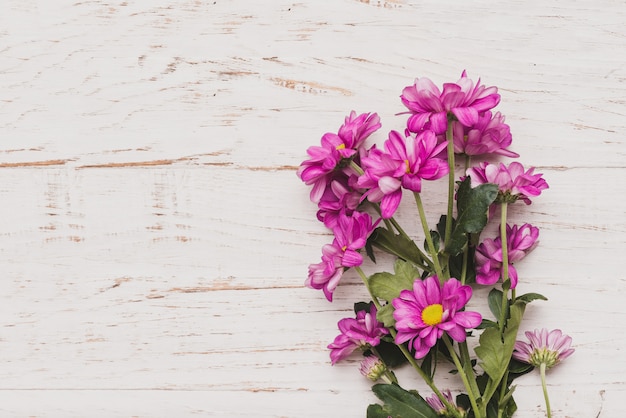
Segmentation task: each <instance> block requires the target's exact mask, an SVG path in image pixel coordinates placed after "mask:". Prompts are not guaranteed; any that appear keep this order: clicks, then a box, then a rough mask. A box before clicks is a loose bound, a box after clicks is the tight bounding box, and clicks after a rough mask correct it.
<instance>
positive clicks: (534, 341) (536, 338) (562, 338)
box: [513, 328, 574, 369]
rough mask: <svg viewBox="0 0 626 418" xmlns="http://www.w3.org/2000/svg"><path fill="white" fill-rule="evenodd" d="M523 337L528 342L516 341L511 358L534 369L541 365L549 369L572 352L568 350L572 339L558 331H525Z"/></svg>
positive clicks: (544, 329) (571, 349)
mask: <svg viewBox="0 0 626 418" xmlns="http://www.w3.org/2000/svg"><path fill="white" fill-rule="evenodd" d="M525 335H526V338H528V340H529V342H528V343H527V342H524V341H516V342H515V348H514V351H513V358H514V359H516V360H519V361H522V362H524V363H529V364H532V365H533V366H535V367H539V366H541V364H542V363H543V364H545V366H546V368H548V369H549V368H551V367H554V366H556V365H557V364H559V363H560V362H561V360H563V359H565V358H567V357H569V356H571V355H572V353H573V352H574V349H573V348H570V345H571V343H572V338H571V337H569V336H567V335H565V334H563V333H562V332H561V330H560V329H555V330H552V331H548V330H547V329H546V328H542V329H541V330H537V329H536V330H534V331H533V332H530V331H527V332H526V333H525Z"/></svg>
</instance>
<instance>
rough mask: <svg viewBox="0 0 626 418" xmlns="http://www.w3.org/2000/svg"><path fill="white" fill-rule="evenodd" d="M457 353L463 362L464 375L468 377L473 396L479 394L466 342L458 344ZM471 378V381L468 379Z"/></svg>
mask: <svg viewBox="0 0 626 418" xmlns="http://www.w3.org/2000/svg"><path fill="white" fill-rule="evenodd" d="M459 353H460V354H461V360H462V361H463V367H464V368H465V369H464V370H465V372H466V375H468V380H469V383H470V385H471V386H472V391H473V393H475V394H480V389H478V383H477V382H476V374H475V373H474V370H473V369H472V360H471V359H470V355H469V349H468V348H467V341H463V342H462V343H459ZM470 376H471V379H470V378H469V377H470Z"/></svg>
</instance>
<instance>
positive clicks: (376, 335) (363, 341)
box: [328, 304, 389, 364]
mask: <svg viewBox="0 0 626 418" xmlns="http://www.w3.org/2000/svg"><path fill="white" fill-rule="evenodd" d="M376 314H377V310H376V306H374V305H373V304H372V305H371V307H370V310H369V312H367V311H359V312H357V314H356V318H344V319H342V320H340V321H339V322H338V323H337V326H338V327H339V331H340V332H341V334H339V335H338V336H337V337H335V340H334V341H333V342H332V343H331V344H329V345H328V348H329V349H330V360H331V363H332V364H335V363H337V362H338V361H339V360H343V359H344V358H346V357H348V356H349V355H350V354H351V353H352V352H353V351H354V350H356V349H357V348H368V347H376V346H377V345H378V344H380V338H381V337H382V336H383V335H386V334H389V331H388V330H387V328H385V327H384V326H383V324H382V323H381V322H378V320H377V319H376Z"/></svg>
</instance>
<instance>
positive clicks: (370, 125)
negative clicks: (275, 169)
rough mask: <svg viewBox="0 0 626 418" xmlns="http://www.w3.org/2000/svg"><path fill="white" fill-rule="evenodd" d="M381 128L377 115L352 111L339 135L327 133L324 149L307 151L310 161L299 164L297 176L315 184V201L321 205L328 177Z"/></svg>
mask: <svg viewBox="0 0 626 418" xmlns="http://www.w3.org/2000/svg"><path fill="white" fill-rule="evenodd" d="M380 127H381V124H380V118H379V117H378V115H377V114H376V113H373V114H369V113H363V114H361V115H358V116H357V115H356V112H354V111H352V112H351V113H350V115H349V116H347V117H346V119H345V121H344V124H343V125H342V126H341V127H340V128H339V131H338V133H337V134H334V133H330V132H328V133H326V134H324V136H322V139H321V146H312V147H309V149H307V151H306V152H307V154H308V155H309V157H310V158H309V159H308V160H305V161H304V162H302V164H300V167H299V168H298V171H297V172H296V174H297V175H298V177H300V179H301V180H302V181H303V182H304V183H305V184H307V185H313V188H312V190H311V200H312V201H313V202H319V200H320V198H321V197H322V195H323V193H324V190H325V189H326V186H327V184H328V183H329V176H330V175H331V173H332V172H333V171H334V170H335V169H337V168H339V165H340V163H341V161H343V160H344V159H346V158H351V157H353V156H354V155H355V154H357V151H358V149H359V148H360V147H361V146H362V145H363V143H364V141H365V140H366V139H367V137H368V136H370V135H371V134H372V133H373V132H374V131H376V130H377V129H378V128H380Z"/></svg>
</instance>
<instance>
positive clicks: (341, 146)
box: [335, 144, 346, 150]
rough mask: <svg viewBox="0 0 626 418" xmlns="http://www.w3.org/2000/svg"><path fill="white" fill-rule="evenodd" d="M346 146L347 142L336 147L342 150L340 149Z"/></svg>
mask: <svg viewBox="0 0 626 418" xmlns="http://www.w3.org/2000/svg"><path fill="white" fill-rule="evenodd" d="M345 148H346V144H339V145H337V146H336V147H335V149H337V150H340V149H345Z"/></svg>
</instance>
